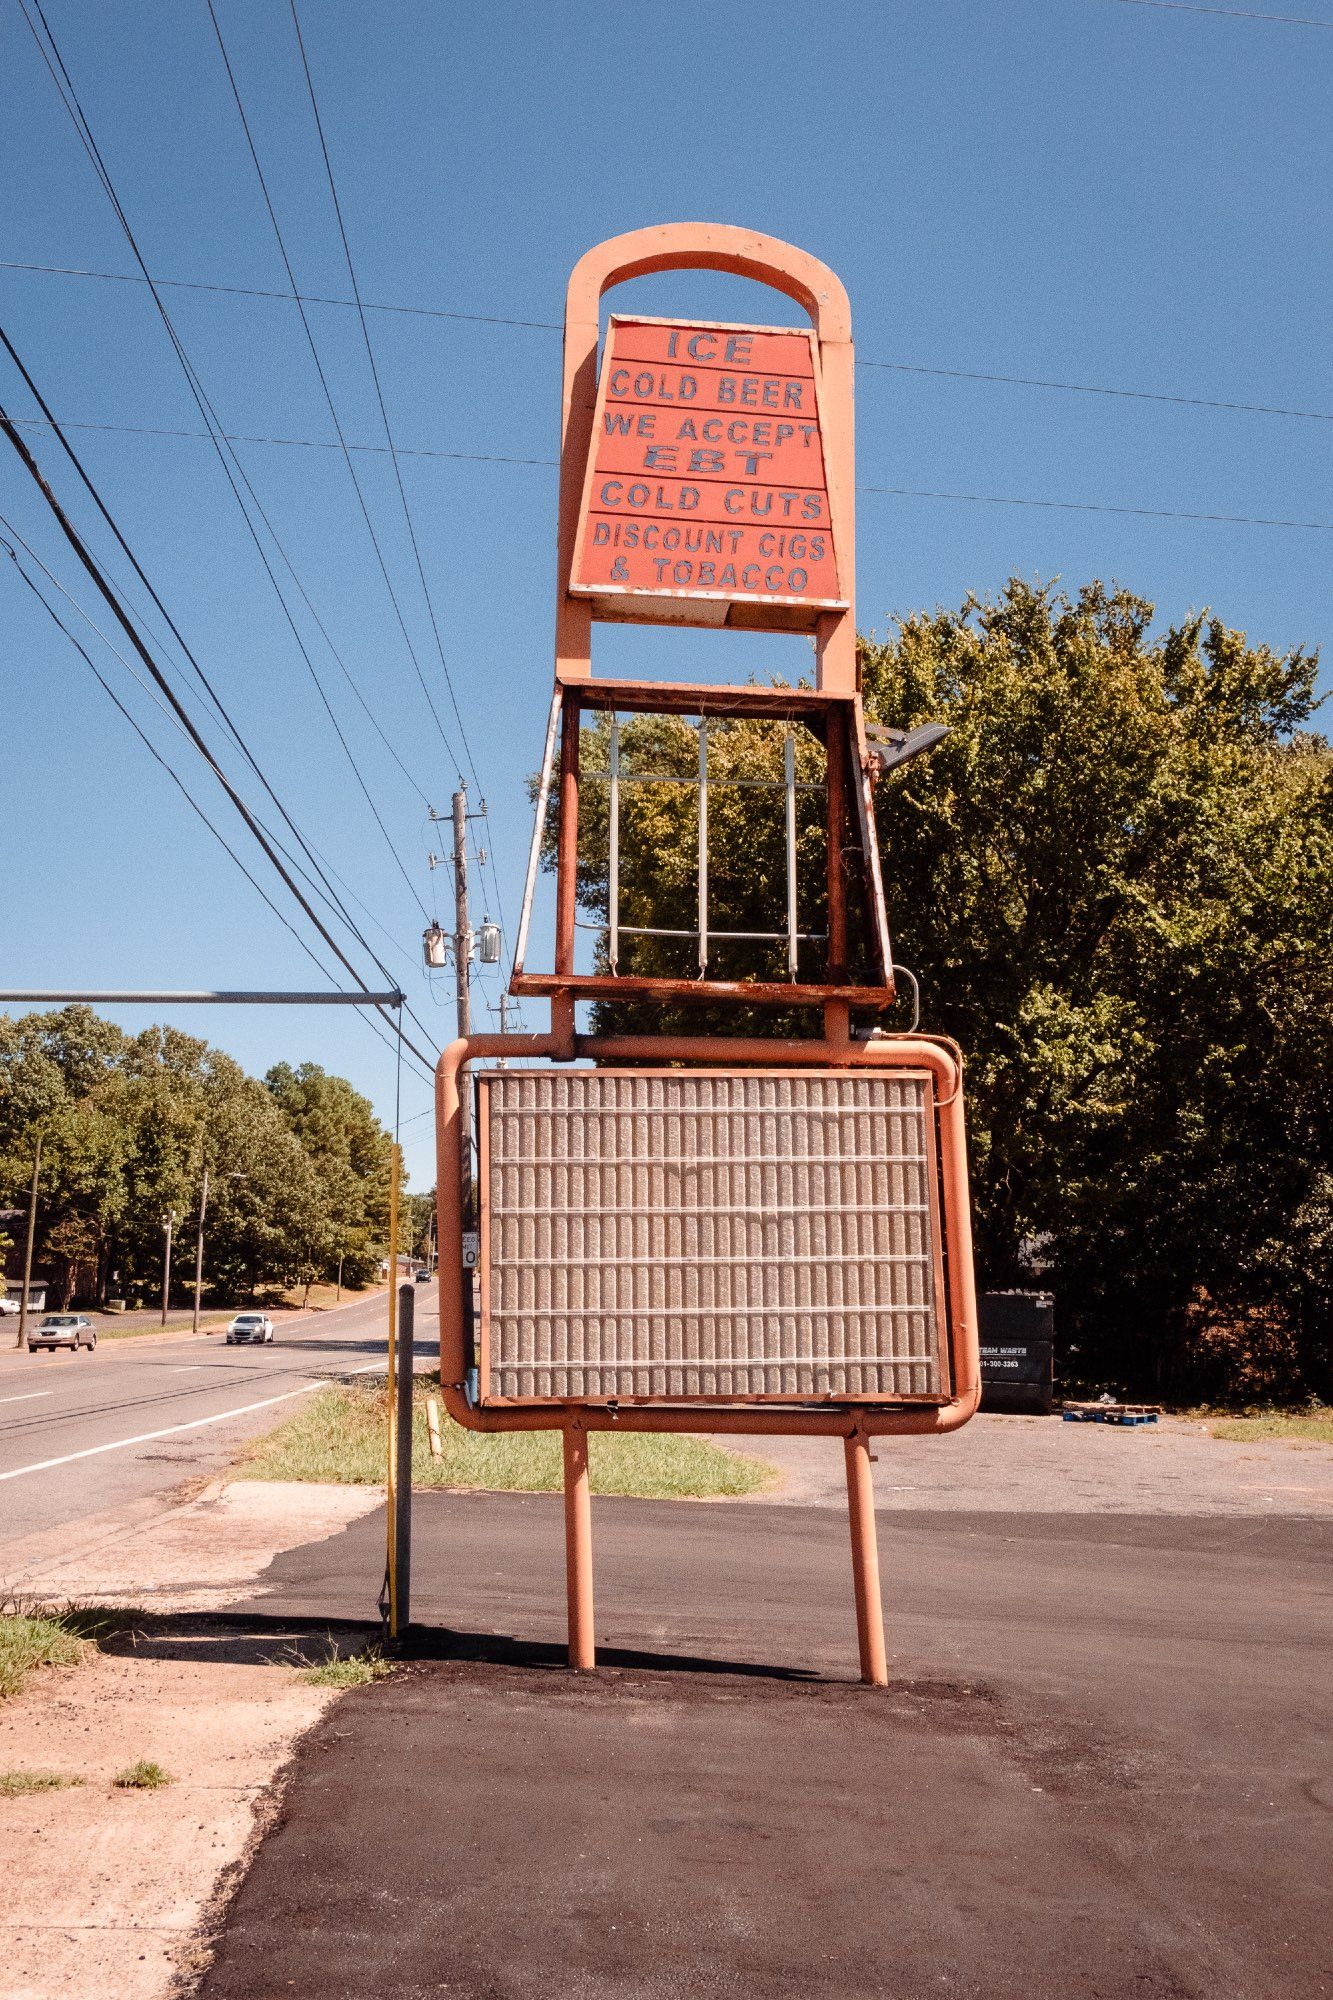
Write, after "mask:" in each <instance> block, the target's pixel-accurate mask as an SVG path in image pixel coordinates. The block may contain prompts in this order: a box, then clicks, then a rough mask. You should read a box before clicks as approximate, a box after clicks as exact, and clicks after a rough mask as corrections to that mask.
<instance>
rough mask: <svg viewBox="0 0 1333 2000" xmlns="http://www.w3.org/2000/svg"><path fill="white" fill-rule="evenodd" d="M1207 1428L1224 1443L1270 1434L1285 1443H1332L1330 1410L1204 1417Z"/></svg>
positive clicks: (1332, 1413) (1332, 1414)
mask: <svg viewBox="0 0 1333 2000" xmlns="http://www.w3.org/2000/svg"><path fill="white" fill-rule="evenodd" d="M1205 1422H1206V1423H1207V1425H1208V1429H1209V1432H1210V1433H1211V1435H1212V1436H1213V1437H1215V1438H1222V1439H1223V1440H1224V1441H1225V1442H1226V1443H1228V1444H1251V1443H1258V1442H1262V1441H1265V1440H1268V1439H1271V1438H1276V1439H1279V1440H1286V1441H1287V1442H1288V1443H1307V1444H1333V1410H1325V1409H1313V1410H1255V1411H1251V1412H1249V1413H1247V1414H1246V1415H1245V1416H1229V1417H1211V1416H1210V1417H1206V1418H1205Z"/></svg>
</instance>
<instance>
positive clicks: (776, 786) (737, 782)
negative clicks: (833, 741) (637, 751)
mask: <svg viewBox="0 0 1333 2000" xmlns="http://www.w3.org/2000/svg"><path fill="white" fill-rule="evenodd" d="M609 775H610V773H609V772H607V771H585V772H584V773H583V782H584V784H585V785H591V784H595V783H596V782H597V780H598V779H600V778H605V777H608V776H609ZM620 782H621V784H622V785H694V784H697V783H698V780H697V778H687V777H686V776H684V774H683V773H682V772H680V771H622V772H621V774H620ZM708 783H709V786H710V787H711V789H712V790H713V791H719V790H721V789H722V787H723V786H725V787H726V788H727V789H728V790H729V791H733V792H780V791H783V790H785V787H784V785H783V782H782V780H781V778H719V777H718V776H717V774H716V773H715V772H713V773H710V775H709V779H708ZM796 789H797V791H798V792H822V791H823V789H824V787H823V786H822V785H819V784H815V783H813V782H810V781H807V780H802V781H801V782H800V783H799V784H798V785H797V787H796ZM716 935H717V934H716V932H714V936H716Z"/></svg>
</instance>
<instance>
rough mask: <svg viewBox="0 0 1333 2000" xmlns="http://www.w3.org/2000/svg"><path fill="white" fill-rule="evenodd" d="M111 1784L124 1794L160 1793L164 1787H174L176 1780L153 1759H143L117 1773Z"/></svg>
mask: <svg viewBox="0 0 1333 2000" xmlns="http://www.w3.org/2000/svg"><path fill="white" fill-rule="evenodd" d="M111 1782H112V1784H113V1785H117V1786H119V1788H120V1790H121V1791H122V1792H160V1791H161V1789H162V1787H163V1785H174V1784H175V1782H176V1780H175V1779H174V1778H173V1777H172V1775H171V1773H170V1771H164V1770H163V1768H162V1766H161V1765H160V1764H155V1763H154V1762H153V1760H152V1758H151V1757H141V1758H140V1759H139V1761H138V1763H137V1764H129V1765H127V1766H126V1768H125V1769H124V1770H123V1771H117V1773H116V1775H115V1777H114V1778H113V1779H112V1780H111Z"/></svg>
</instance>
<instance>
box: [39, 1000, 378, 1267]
mask: <svg viewBox="0 0 1333 2000" xmlns="http://www.w3.org/2000/svg"><path fill="white" fill-rule="evenodd" d="M39 1133H40V1135H41V1179H40V1187H39V1195H38V1203H37V1235H36V1243H35V1257H34V1268H35V1269H38V1270H42V1271H46V1272H47V1273H49V1275H50V1277H51V1278H52V1280H53V1281H54V1285H55V1294H54V1298H53V1299H52V1300H50V1301H49V1302H51V1303H59V1304H60V1305H61V1306H66V1305H68V1304H70V1303H71V1301H73V1300H75V1299H77V1300H78V1302H79V1303H94V1302H102V1301H104V1300H105V1299H106V1298H107V1297H108V1296H112V1297H123V1298H125V1299H127V1300H129V1301H131V1302H133V1301H134V1300H136V1299H139V1298H143V1299H145V1300H152V1299H155V1298H157V1297H159V1296H160V1292H161V1283H162V1265H163V1249H164V1233H165V1225H166V1221H167V1218H168V1216H173V1217H174V1221H175V1225H176V1230H177V1242H178V1244H181V1250H182V1253H183V1254H182V1255H180V1256H179V1258H178V1259H177V1263H176V1267H175V1268H176V1271H177V1273H178V1275H179V1279H180V1281H181V1282H180V1285H179V1287H178V1289H179V1290H180V1292H181V1294H182V1295H183V1294H184V1291H185V1290H186V1288H187V1286H188V1284H189V1282H191V1281H192V1278H193V1257H192V1254H191V1252H192V1248H193V1233H194V1227H195V1224H196V1222H197V1219H198V1214H199V1202H200V1194H201V1191H202V1184H203V1177H204V1172H205V1169H207V1172H208V1202H207V1223H206V1261H205V1276H206V1280H207V1284H208V1287H209V1289H210V1291H211V1292H212V1294H213V1296H215V1297H217V1298H220V1299H225V1300H226V1301H228V1302H229V1303H230V1302H233V1301H236V1300H240V1299H243V1298H249V1299H254V1298H258V1297H262V1296H264V1295H265V1294H267V1293H273V1292H278V1291H282V1290H285V1289H286V1288H288V1287H290V1286H293V1285H297V1284H305V1285H307V1286H308V1285H309V1284H311V1283H313V1282H314V1281H315V1280H317V1279H331V1278H333V1277H334V1276H335V1275H336V1274H337V1273H338V1271H339V1270H341V1274H342V1277H343V1279H344V1281H345V1282H346V1283H347V1284H349V1285H353V1286H355V1285H361V1284H365V1283H368V1282H369V1281H370V1280H371V1279H372V1278H373V1277H374V1276H375V1275H376V1273H377V1269H378V1264H379V1259H380V1257H381V1256H382V1255H383V1254H384V1250H385V1245H386V1243H387V1240H388V1224H389V1184H390V1175H391V1167H392V1144H391V1138H390V1135H389V1133H388V1132H386V1131H385V1130H384V1128H383V1127H382V1126H381V1125H380V1123H379V1121H378V1120H377V1119H376V1117H375V1113H374V1110H373V1108H372V1106H371V1105H370V1103H369V1102H368V1100H367V1099H366V1098H364V1097H363V1096H362V1095H361V1094H360V1093H359V1092H358V1091H356V1090H354V1089H353V1087H352V1085H351V1084H350V1083H348V1082H347V1081H346V1079H345V1078H343V1077H340V1076H330V1075H328V1074H326V1072H325V1071H324V1070H323V1069H321V1068H320V1067H319V1066H318V1064H315V1063H301V1064H299V1065H297V1066H295V1067H293V1066H292V1065H291V1064H289V1063H279V1064H278V1065H277V1066H276V1067H275V1068H273V1069H271V1070H270V1071H269V1072H268V1074H267V1076H266V1077H265V1078H264V1079H263V1081H262V1082H260V1081H259V1080H258V1079H256V1078H255V1077H252V1076H248V1075H247V1074H246V1072H245V1071H244V1070H243V1069H242V1068H241V1066H240V1064H239V1063H237V1062H235V1061H233V1059H232V1058H231V1057H230V1056H228V1055H224V1054H223V1053H222V1051H221V1050H219V1049H215V1048H211V1047H210V1046H209V1044H208V1043H207V1042H204V1041H201V1040H199V1039H197V1038H196V1037H194V1036H191V1035H186V1034H183V1033H182V1032H181V1031H180V1030H179V1029H176V1028H164V1027H154V1028H147V1029H145V1030H144V1031H143V1032H142V1033H141V1034H137V1035H127V1034H125V1033H124V1032H123V1031H122V1030H121V1029H120V1028H118V1027H116V1026H114V1025H113V1024H112V1023H111V1022H109V1021H105V1020H102V1019H101V1018H100V1017H99V1016H98V1015H97V1014H96V1013H94V1012H93V1010H92V1009H91V1008H89V1007H84V1006H71V1007H65V1008H62V1009H60V1010H59V1011H58V1012H52V1013H33V1014H25V1015H22V1016H20V1017H18V1018H17V1019H15V1018H11V1017H10V1016H8V1015H4V1016H0V1208H4V1209H8V1210H10V1211H11V1214H10V1218H9V1220H8V1221H5V1222H0V1247H12V1245H13V1242H14V1239H15V1237H16V1236H18V1237H19V1238H21V1236H22V1233H23V1230H24V1229H25V1227H26V1215H27V1205H28V1195H29V1187H30V1179H31V1174H32V1168H33V1158H34V1151H35V1146H36V1141H37V1136H38V1134H39ZM16 1212H17V1213H16ZM4 1236H7V1237H8V1245H7V1246H6V1245H4V1244H3V1240H2V1239H3V1237H4ZM182 1236H183V1237H185V1239H186V1242H185V1243H181V1238H182Z"/></svg>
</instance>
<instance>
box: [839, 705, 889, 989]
mask: <svg viewBox="0 0 1333 2000" xmlns="http://www.w3.org/2000/svg"><path fill="white" fill-rule="evenodd" d="M848 723H849V730H850V742H849V746H848V747H849V751H850V755H851V761H852V771H853V776H854V778H855V785H854V790H855V793H856V810H857V815H858V818H859V819H860V823H861V852H862V855H863V856H864V865H865V869H866V875H867V878H868V880H869V884H870V924H871V955H872V957H873V959H874V961H875V963H876V966H877V968H878V969H879V971H880V972H882V974H883V977H884V985H885V988H886V990H887V992H888V994H889V997H890V998H892V997H893V993H894V984H893V951H892V948H891V946H890V944H889V919H888V913H887V911H886V909H885V907H884V882H883V879H882V877H881V874H880V867H879V840H878V837H877V834H876V830H875V798H874V793H873V791H872V790H871V784H870V757H869V753H868V751H867V749H866V739H865V722H864V718H863V716H862V713H861V697H860V696H859V695H858V696H857V697H856V700H855V701H854V702H853V703H852V704H851V713H850V715H849V717H848Z"/></svg>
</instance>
